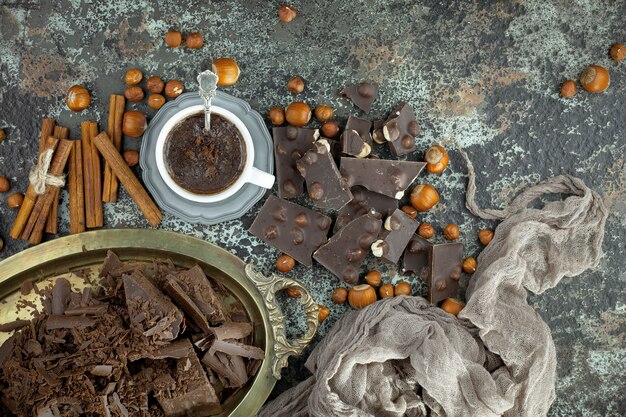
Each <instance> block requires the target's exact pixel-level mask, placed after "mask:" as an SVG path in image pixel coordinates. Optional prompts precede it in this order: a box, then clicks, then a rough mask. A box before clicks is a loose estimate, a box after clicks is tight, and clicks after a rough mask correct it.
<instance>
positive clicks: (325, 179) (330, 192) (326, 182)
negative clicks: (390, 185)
mask: <svg viewBox="0 0 626 417" xmlns="http://www.w3.org/2000/svg"><path fill="white" fill-rule="evenodd" d="M296 166H297V167H298V171H299V172H300V175H302V176H303V177H304V179H305V180H306V187H307V190H308V193H309V197H310V198H311V200H312V201H313V205H315V206H316V207H320V208H330V209H335V210H338V209H340V208H341V207H343V206H345V205H346V204H347V203H348V202H349V201H350V200H352V193H351V192H350V188H349V187H348V186H347V185H346V182H345V181H344V179H343V178H342V177H341V174H340V173H339V169H337V165H336V164H335V161H334V160H333V157H332V155H331V153H330V143H329V142H328V141H327V140H324V139H320V140H318V141H317V142H315V144H314V146H313V148H312V149H310V150H308V151H307V152H306V153H305V154H304V156H303V157H302V158H301V159H299V160H298V161H297V162H296Z"/></svg>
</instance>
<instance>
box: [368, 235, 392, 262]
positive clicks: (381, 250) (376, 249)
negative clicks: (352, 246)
mask: <svg viewBox="0 0 626 417" xmlns="http://www.w3.org/2000/svg"><path fill="white" fill-rule="evenodd" d="M370 248H371V250H372V255H374V256H375V257H377V258H380V257H381V256H383V255H384V254H385V253H386V252H387V251H388V250H389V249H388V247H387V243H386V242H385V241H384V240H382V239H378V240H376V241H375V242H374V243H372V245H371V247H370Z"/></svg>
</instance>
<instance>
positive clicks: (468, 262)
mask: <svg viewBox="0 0 626 417" xmlns="http://www.w3.org/2000/svg"><path fill="white" fill-rule="evenodd" d="M476 266H477V263H476V259H474V258H472V257H471V256H470V257H469V258H465V259H463V272H465V273H466V274H473V273H474V272H475V271H476Z"/></svg>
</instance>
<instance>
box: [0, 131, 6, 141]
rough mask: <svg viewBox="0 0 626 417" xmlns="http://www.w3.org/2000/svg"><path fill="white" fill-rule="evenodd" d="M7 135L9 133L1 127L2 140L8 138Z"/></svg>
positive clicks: (0, 139) (0, 136) (0, 135)
mask: <svg viewBox="0 0 626 417" xmlns="http://www.w3.org/2000/svg"><path fill="white" fill-rule="evenodd" d="M6 137H7V134H6V133H5V131H4V129H0V142H2V141H3V140H4V139H6Z"/></svg>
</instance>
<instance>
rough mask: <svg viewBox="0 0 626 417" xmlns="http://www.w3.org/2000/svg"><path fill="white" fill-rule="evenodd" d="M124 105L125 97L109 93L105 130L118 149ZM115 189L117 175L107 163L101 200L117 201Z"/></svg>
mask: <svg viewBox="0 0 626 417" xmlns="http://www.w3.org/2000/svg"><path fill="white" fill-rule="evenodd" d="M125 107H126V98H124V96H118V95H115V94H113V95H111V98H110V103H109V123H108V130H107V132H108V134H109V138H110V139H111V141H113V144H114V145H115V148H116V149H117V150H118V151H120V150H121V149H122V119H123V117H124V110H125ZM117 189H118V181H117V177H116V176H115V174H114V173H113V171H112V170H111V168H110V167H109V164H108V163H107V164H105V167H104V184H103V190H104V191H103V193H102V201H106V202H110V203H115V202H116V201H117Z"/></svg>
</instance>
